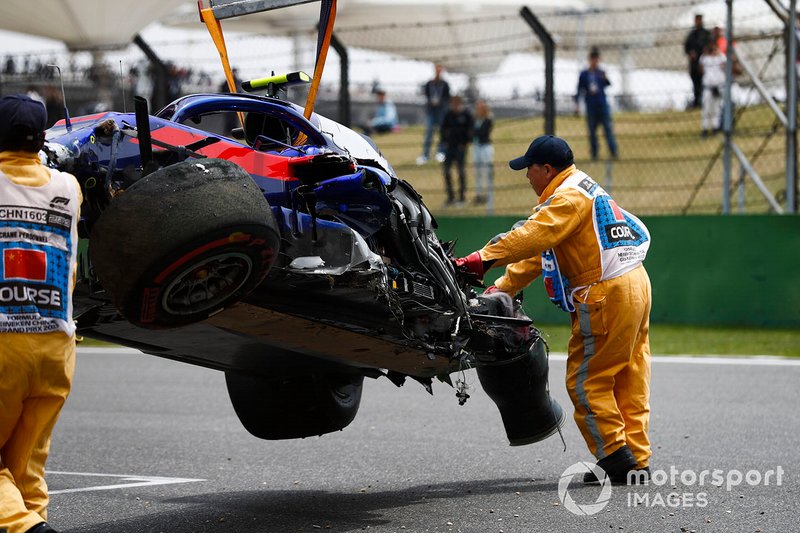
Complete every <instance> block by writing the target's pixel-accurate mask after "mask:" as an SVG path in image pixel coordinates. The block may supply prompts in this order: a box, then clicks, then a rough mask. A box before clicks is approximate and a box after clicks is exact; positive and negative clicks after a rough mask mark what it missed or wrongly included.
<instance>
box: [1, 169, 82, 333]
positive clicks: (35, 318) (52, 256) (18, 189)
mask: <svg viewBox="0 0 800 533" xmlns="http://www.w3.org/2000/svg"><path fill="white" fill-rule="evenodd" d="M78 203H79V193H78V190H77V185H76V183H75V180H74V178H72V177H71V176H69V175H68V174H63V173H61V172H58V171H56V170H50V182H49V183H47V184H46V185H43V186H41V187H26V186H23V185H17V184H15V183H14V182H12V181H11V180H10V179H9V178H8V177H7V176H5V175H4V174H3V173H2V172H0V333H47V332H51V331H59V330H60V331H63V332H64V333H66V334H67V335H69V336H72V335H73V334H74V333H75V323H74V322H73V320H72V299H71V298H70V289H71V286H72V279H73V275H74V270H75V259H76V255H77V250H78V230H77V228H78V216H79V213H80V205H78Z"/></svg>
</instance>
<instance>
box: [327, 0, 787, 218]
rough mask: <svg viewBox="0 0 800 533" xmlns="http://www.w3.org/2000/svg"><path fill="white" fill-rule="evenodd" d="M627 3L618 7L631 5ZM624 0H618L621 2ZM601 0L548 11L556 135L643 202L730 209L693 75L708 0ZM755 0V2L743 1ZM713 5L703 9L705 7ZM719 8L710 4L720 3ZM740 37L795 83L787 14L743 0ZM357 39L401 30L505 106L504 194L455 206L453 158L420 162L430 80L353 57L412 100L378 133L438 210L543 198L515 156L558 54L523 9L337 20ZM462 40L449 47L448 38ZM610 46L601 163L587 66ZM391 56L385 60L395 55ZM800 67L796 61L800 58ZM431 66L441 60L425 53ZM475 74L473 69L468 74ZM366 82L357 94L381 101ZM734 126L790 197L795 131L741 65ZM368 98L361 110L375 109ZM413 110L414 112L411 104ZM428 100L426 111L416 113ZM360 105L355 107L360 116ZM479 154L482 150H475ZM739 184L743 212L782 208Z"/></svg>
mask: <svg viewBox="0 0 800 533" xmlns="http://www.w3.org/2000/svg"><path fill="white" fill-rule="evenodd" d="M625 3H626V2H620V3H619V4H625ZM609 4H611V5H617V3H616V2H614V3H609ZM644 4H645V5H638V6H634V5H631V6H629V7H612V8H608V9H594V10H589V11H585V10H581V11H578V10H571V9H567V10H564V9H562V10H557V11H535V15H536V16H537V17H538V19H539V20H540V21H541V23H542V24H543V25H544V27H545V28H546V29H547V30H548V31H549V32H550V34H551V35H552V36H553V39H554V40H555V42H556V56H555V63H554V88H555V102H556V105H555V107H556V112H557V118H556V121H555V133H556V134H557V135H560V136H562V137H564V138H566V139H567V141H568V142H569V143H570V144H571V146H572V147H573V150H574V152H575V157H576V163H577V165H578V166H579V168H581V169H582V170H584V171H586V172H587V173H588V174H590V175H591V176H593V177H594V178H595V179H596V180H597V181H598V182H599V183H601V184H602V185H604V186H606V187H607V188H608V189H610V191H611V192H612V193H613V194H614V196H615V197H616V199H617V201H618V202H619V203H620V204H622V205H623V206H625V207H626V208H628V209H630V210H631V211H633V212H636V213H640V214H646V215H655V214H717V213H720V212H721V210H722V197H723V147H724V135H723V134H721V133H719V132H714V131H710V132H709V134H708V135H707V136H702V135H701V111H700V109H694V108H692V107H691V102H692V99H693V96H692V94H693V91H692V83H691V80H690V77H689V73H688V59H687V56H686V55H685V53H684V40H685V39H686V37H687V34H688V32H689V30H690V29H691V28H692V25H693V23H694V15H695V13H696V12H698V10H699V8H698V7H697V4H696V2H688V1H685V2H664V3H659V4H651V5H647V3H646V2H645V3H644ZM719 4H720V6H718V7H720V9H718V10H712V11H711V12H710V13H708V14H707V15H706V17H705V21H704V22H705V27H706V28H707V29H709V30H711V29H713V27H714V26H720V27H721V28H724V26H725V11H724V7H725V4H724V2H719ZM742 6H744V7H742ZM701 11H702V10H701ZM707 11H708V10H707ZM733 30H734V42H735V46H736V49H737V51H738V52H739V54H741V55H742V57H744V58H746V60H747V62H748V64H749V65H751V66H752V68H753V70H754V71H755V72H757V73H758V77H759V78H760V80H761V82H762V83H763V85H764V87H765V88H766V90H767V91H768V92H769V93H770V94H772V95H773V96H775V97H776V98H777V99H778V101H779V102H781V101H782V100H784V101H782V102H781V104H780V105H783V104H785V94H786V89H785V87H786V77H785V73H786V42H785V34H784V29H783V22H782V21H781V20H780V18H778V16H777V15H776V14H775V13H773V12H772V11H771V10H770V8H769V7H768V6H767V4H766V3H765V2H738V1H737V2H734V24H733ZM337 34H338V36H339V38H340V39H341V40H342V41H343V42H344V43H348V42H355V43H357V44H358V46H359V47H363V48H366V49H370V48H378V49H380V48H381V46H384V45H383V44H382V43H385V42H386V41H391V40H400V36H404V37H405V39H406V41H407V42H408V43H409V44H406V45H403V46H398V47H397V48H396V53H397V54H398V55H397V56H395V61H396V64H397V67H396V68H400V67H401V66H402V65H403V64H404V63H403V61H404V60H403V59H402V56H401V55H400V54H407V55H408V56H411V57H417V58H419V57H426V58H429V59H430V60H431V61H436V62H440V63H442V64H444V65H445V66H446V68H447V69H448V72H447V73H446V74H445V78H446V79H447V80H448V81H449V82H450V84H451V87H452V89H453V92H456V93H460V94H462V95H464V96H466V98H467V100H468V101H470V100H474V99H475V97H476V96H480V97H481V98H485V99H486V100H487V101H488V102H489V104H490V106H491V107H492V109H493V111H494V115H495V129H494V135H493V144H494V148H495V163H494V170H495V172H494V194H493V201H492V202H491V204H489V205H486V204H473V203H471V202H468V203H467V204H466V205H464V206H458V207H448V208H447V210H446V211H445V207H444V204H445V198H446V196H445V193H444V185H443V178H442V168H441V165H440V164H438V163H436V162H432V161H431V162H428V163H427V164H425V165H421V166H417V164H416V162H415V160H416V158H417V156H418V155H420V151H421V144H422V128H421V126H419V125H418V123H419V122H420V121H421V119H422V117H423V116H424V114H423V110H422V102H423V101H422V96H421V91H420V88H419V82H417V81H415V82H413V83H405V82H403V81H402V80H400V81H398V80H397V79H396V78H397V77H396V76H393V72H392V70H393V68H392V67H391V65H390V66H389V67H386V66H383V67H382V68H383V69H384V70H378V69H376V65H375V59H374V58H369V57H367V58H364V57H362V59H361V60H359V59H358V58H355V59H353V58H352V54H351V64H350V69H351V71H354V72H358V71H372V72H374V73H375V74H374V77H375V79H376V82H379V83H380V85H381V86H382V87H383V88H385V89H387V91H388V93H389V94H390V96H391V97H392V99H393V100H394V101H395V102H397V103H398V104H399V106H400V107H401V116H405V117H406V122H408V127H407V128H403V129H402V130H401V131H399V132H395V133H392V134H388V135H383V136H378V137H376V141H377V143H378V145H379V147H380V148H381V149H382V151H383V152H384V153H385V154H386V155H387V157H388V158H389V160H390V161H392V163H393V165H394V166H395V169H396V170H397V171H398V173H399V174H400V175H401V176H402V177H404V178H405V179H407V180H408V181H410V182H411V183H412V184H414V185H415V187H417V188H418V189H419V190H420V191H421V192H422V194H423V196H424V197H425V199H426V201H427V202H428V204H429V205H431V207H433V208H434V210H436V211H438V212H440V213H442V214H444V213H446V214H448V215H461V214H463V215H475V214H481V213H485V212H489V213H494V214H509V215H524V214H526V213H529V211H530V207H531V205H532V203H533V202H534V194H533V193H532V191H530V188H529V185H528V183H527V180H526V179H525V176H524V173H522V172H516V173H515V172H512V171H510V170H509V169H508V166H507V162H508V160H509V159H511V158H513V157H516V156H519V155H521V154H522V153H523V152H524V151H525V149H526V147H527V145H528V144H529V142H530V141H531V139H532V138H533V137H534V136H536V135H539V134H541V133H543V132H544V121H543V118H542V113H543V111H544V93H545V84H544V80H545V64H544V59H543V48H542V45H541V43H540V42H539V40H538V39H537V38H536V36H535V34H534V33H533V31H532V30H531V28H530V27H529V26H528V25H527V24H526V23H525V22H524V20H523V19H522V17H521V16H520V15H519V13H505V14H499V15H496V16H489V17H486V16H482V17H470V16H468V15H466V16H465V17H464V18H463V20H455V21H450V22H448V23H442V22H431V23H425V22H415V23H413V24H403V23H385V24H381V23H377V24H374V25H370V26H364V27H358V28H348V29H343V30H338V32H337ZM443 35H444V36H449V37H446V39H445V42H446V40H447V39H450V41H449V42H450V45H447V44H442V43H443V40H442V38H443V37H442V36H443ZM593 47H597V48H598V49H599V51H600V53H601V65H600V66H601V68H603V69H605V71H606V72H607V75H608V78H609V80H610V82H611V86H610V87H609V88H608V89H607V95H608V97H609V102H610V106H611V110H612V122H613V129H614V134H615V136H616V140H617V143H618V145H619V153H618V157H616V158H612V157H611V155H610V153H609V150H608V146H607V144H606V140H605V135H604V133H603V128H602V127H598V129H597V134H598V140H599V144H600V152H599V157H598V158H597V159H596V160H592V158H591V156H590V148H589V139H588V135H587V124H586V119H585V110H584V108H583V105H582V103H581V102H578V103H579V104H580V105H578V106H577V107H576V101H575V93H576V89H577V80H578V75H579V72H580V70H581V69H583V68H585V67H586V65H587V56H588V53H589V51H590V50H591V49H592V48H593ZM385 63H386V61H385V60H382V65H385ZM790 64H791V65H792V66H793V65H794V62H793V61H792V62H791V63H790ZM423 67H424V68H426V69H427V71H428V72H430V73H432V71H433V69H432V66H431V64H430V63H428V64H423ZM464 73H466V74H464ZM364 93H365V91H364V90H363V88H362V90H361V94H356V96H355V101H356V102H359V101H360V102H362V103H364V102H368V101H369V100H368V95H366V96H365V94H364ZM732 99H733V102H734V125H733V128H734V130H733V131H734V137H735V139H736V143H737V144H738V146H739V147H741V148H742V151H743V152H744V153H745V155H746V156H747V158H748V159H749V161H750V164H751V165H752V168H753V170H754V171H755V172H756V173H757V174H758V176H760V178H761V179H762V180H763V182H764V184H765V186H766V188H767V189H768V190H769V191H770V193H771V194H773V195H774V196H776V197H777V199H778V201H779V202H782V201H783V200H782V198H783V195H784V194H785V193H784V189H785V187H786V138H785V133H784V129H783V127H782V125H781V123H780V121H779V120H778V119H777V118H776V117H775V116H774V114H773V113H772V112H771V111H770V109H769V108H768V106H767V105H766V104H765V102H764V100H763V98H762V96H761V95H760V94H759V93H758V92H757V91H756V90H755V86H754V84H753V81H752V80H751V79H750V78H749V77H748V76H745V75H738V76H737V77H736V79H735V83H734V85H733V87H732ZM364 105H365V106H366V107H363V108H362V114H363V113H364V112H365V111H367V110H368V109H369V106H368V105H366V104H364ZM409 107H411V109H408V108H409ZM413 110H416V113H414V112H413ZM357 114H358V113H356V115H357ZM468 161H469V157H468ZM467 173H468V194H467V196H468V200H469V199H470V198H471V197H472V196H473V195H474V174H475V173H474V171H473V169H472V168H471V167H470V166H469V164H468V171H467ZM732 175H733V180H732V184H731V187H730V191H729V194H730V195H731V199H732V206H733V208H732V210H733V212H738V213H769V212H772V208H771V207H770V205H769V203H768V202H767V200H766V198H765V196H764V195H763V194H762V193H761V192H759V190H758V189H757V188H756V187H755V186H754V185H753V183H752V182H751V181H750V179H749V178H748V176H747V175H746V174H745V172H744V170H740V169H739V166H738V165H736V164H735V165H734V168H733V173H732Z"/></svg>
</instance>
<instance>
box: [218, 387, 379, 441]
mask: <svg viewBox="0 0 800 533" xmlns="http://www.w3.org/2000/svg"><path fill="white" fill-rule="evenodd" d="M225 382H226V383H227V385H228V394H229V395H230V398H231V403H232V404H233V409H234V411H236V415H237V416H238V417H239V420H240V421H241V422H242V425H243V426H244V427H245V429H247V431H249V432H250V434H252V435H254V436H256V437H258V438H260V439H267V440H279V439H297V438H303V437H310V436H313V435H322V434H324V433H331V432H333V431H339V430H340V429H343V428H345V427H346V426H347V425H348V424H350V422H352V421H353V419H354V418H355V416H356V413H357V412H358V407H359V405H360V404H361V386H362V384H363V382H364V376H362V375H350V374H312V375H308V376H299V377H298V376H292V377H284V378H272V379H267V378H261V377H255V376H249V375H245V374H239V373H235V372H226V373H225Z"/></svg>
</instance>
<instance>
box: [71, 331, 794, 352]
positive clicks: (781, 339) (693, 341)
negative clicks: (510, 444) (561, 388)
mask: <svg viewBox="0 0 800 533" xmlns="http://www.w3.org/2000/svg"><path fill="white" fill-rule="evenodd" d="M537 326H538V327H539V328H540V329H541V330H542V333H543V334H544V336H545V339H546V340H547V343H548V344H549V345H550V349H551V350H552V351H554V352H565V351H566V350H567V342H568V341H569V336H570V328H569V326H567V325H564V324H538V325H537ZM79 346H80V347H113V346H115V345H114V344H110V343H108V342H103V341H98V340H95V339H90V338H88V337H85V338H84V340H83V342H81V343H80V344H79ZM650 348H651V351H652V352H653V353H654V354H658V355H676V354H696V355H782V356H789V357H800V331H797V330H790V329H754V328H723V327H715V328H710V327H699V326H673V325H664V324H653V325H651V328H650Z"/></svg>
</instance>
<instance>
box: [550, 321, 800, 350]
mask: <svg viewBox="0 0 800 533" xmlns="http://www.w3.org/2000/svg"><path fill="white" fill-rule="evenodd" d="M537 326H538V327H539V329H541V330H542V332H543V334H544V336H545V339H546V340H547V343H548V344H549V345H550V349H551V350H552V351H554V352H565V351H566V350H567V342H568V341H569V336H570V328H569V326H567V325H563V324H557V325H556V324H537ZM650 349H651V351H652V352H653V353H654V354H658V355H677V354H690V355H781V356H788V357H800V331H798V330H791V329H755V328H741V327H730V328H727V327H701V326H676V325H665V324H652V325H651V326H650Z"/></svg>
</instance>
